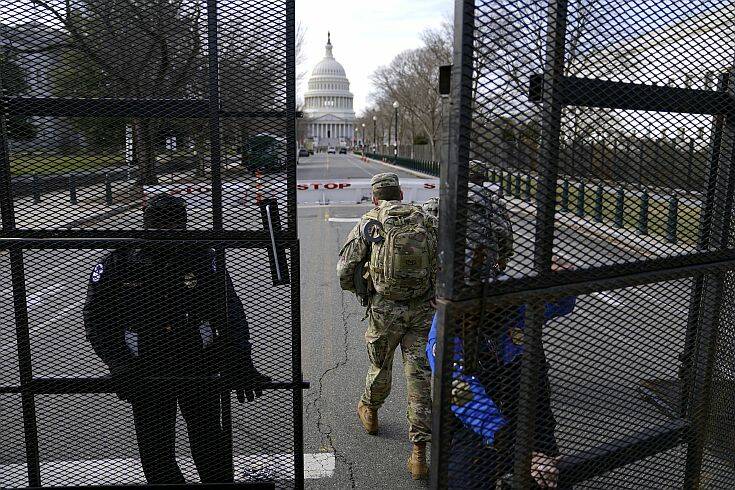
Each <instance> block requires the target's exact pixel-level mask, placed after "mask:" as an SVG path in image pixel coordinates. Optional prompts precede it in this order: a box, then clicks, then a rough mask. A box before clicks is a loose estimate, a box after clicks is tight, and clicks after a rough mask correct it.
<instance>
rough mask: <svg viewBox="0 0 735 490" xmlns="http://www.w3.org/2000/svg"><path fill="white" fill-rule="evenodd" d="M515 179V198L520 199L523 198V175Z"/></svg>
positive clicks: (518, 174)
mask: <svg viewBox="0 0 735 490" xmlns="http://www.w3.org/2000/svg"><path fill="white" fill-rule="evenodd" d="M515 177H516V186H515V189H513V197H515V198H516V199H520V198H521V174H520V173H517V174H516V175H515Z"/></svg>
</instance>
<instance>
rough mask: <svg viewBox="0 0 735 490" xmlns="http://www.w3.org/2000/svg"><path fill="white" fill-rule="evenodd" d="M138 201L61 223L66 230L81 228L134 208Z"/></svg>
mask: <svg viewBox="0 0 735 490" xmlns="http://www.w3.org/2000/svg"><path fill="white" fill-rule="evenodd" d="M139 205H140V203H131V204H125V205H122V206H119V207H117V208H115V209H110V210H109V211H105V212H104V213H100V214H96V215H94V216H89V217H87V218H79V219H75V220H74V221H71V222H69V223H66V224H65V225H63V226H62V227H63V228H66V229H68V230H70V229H72V228H81V227H83V226H85V225H89V224H94V223H96V222H97V221H102V220H105V219H108V218H112V217H114V216H117V215H118V214H122V213H124V212H126V211H130V210H131V209H133V208H135V207H136V206H139Z"/></svg>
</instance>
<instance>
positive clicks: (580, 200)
mask: <svg viewBox="0 0 735 490" xmlns="http://www.w3.org/2000/svg"><path fill="white" fill-rule="evenodd" d="M584 194H585V186H584V179H582V180H580V181H579V186H578V187H577V213H576V214H577V216H579V217H580V218H584Z"/></svg>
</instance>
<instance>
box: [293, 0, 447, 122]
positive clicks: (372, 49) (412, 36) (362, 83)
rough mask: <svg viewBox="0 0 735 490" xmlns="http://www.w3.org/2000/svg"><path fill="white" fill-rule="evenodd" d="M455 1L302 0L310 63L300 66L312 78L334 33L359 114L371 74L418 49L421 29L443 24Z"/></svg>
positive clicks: (299, 12) (298, 9) (299, 19)
mask: <svg viewBox="0 0 735 490" xmlns="http://www.w3.org/2000/svg"><path fill="white" fill-rule="evenodd" d="M453 5H454V2H453V1H452V0H372V1H370V2H367V1H363V2H357V1H354V0H296V20H297V22H300V23H301V24H302V25H303V26H304V28H305V29H306V43H305V47H304V48H305V52H306V61H305V66H303V67H299V69H300V70H305V71H306V72H307V78H308V75H309V74H310V73H311V69H312V67H313V66H314V64H316V63H318V62H319V60H321V59H322V58H323V57H324V45H325V44H326V43H327V31H331V33H332V45H333V46H334V57H335V58H336V59H337V61H339V62H340V63H342V66H344V67H345V71H346V72H347V77H348V78H349V79H350V83H351V85H350V89H351V91H352V93H353V94H355V110H356V112H358V113H359V112H360V111H361V110H363V109H364V108H365V107H366V105H367V103H368V96H369V93H370V74H371V73H372V72H373V71H374V70H375V69H376V68H377V67H378V66H380V65H385V64H388V63H390V61H391V60H392V59H393V57H394V56H395V55H397V54H398V53H400V52H401V51H403V50H405V49H410V48H415V47H418V46H419V45H420V43H421V40H420V38H419V34H420V33H421V31H423V30H424V29H426V28H427V27H436V26H439V25H440V24H441V22H442V20H443V19H444V18H445V17H447V16H450V15H451V13H452V9H453ZM303 85H306V84H305V83H303V84H302V87H300V91H299V95H301V94H303V91H304V89H305V87H304V86H303Z"/></svg>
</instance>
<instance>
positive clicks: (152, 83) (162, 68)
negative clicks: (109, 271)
mask: <svg viewBox="0 0 735 490" xmlns="http://www.w3.org/2000/svg"><path fill="white" fill-rule="evenodd" d="M32 1H33V4H34V5H36V6H37V7H39V8H40V9H41V10H42V11H43V12H45V13H46V14H47V15H50V16H51V17H52V18H53V19H54V20H55V21H56V22H57V23H58V24H60V25H61V26H62V28H63V29H64V31H65V33H66V35H67V38H68V43H67V47H65V48H63V49H64V50H65V56H64V57H60V59H67V60H73V61H74V62H73V64H68V63H65V64H64V66H60V67H57V69H56V70H55V71H56V78H57V82H58V83H57V85H58V86H57V92H58V93H61V94H63V95H67V96H68V95H73V96H80V97H81V96H86V97H118V98H127V97H129V98H177V97H182V96H186V95H190V94H189V92H190V89H191V88H192V84H191V80H192V78H193V77H194V76H195V74H196V73H197V72H198V71H200V70H201V67H202V62H203V59H202V36H201V29H200V27H201V26H200V15H201V12H200V8H199V6H198V5H196V4H185V3H184V2H183V1H177V2H171V1H169V0H146V1H138V0H93V1H92V0H83V1H80V2H75V3H71V2H64V3H63V4H61V3H59V2H54V1H47V0H32ZM132 129H133V158H134V159H135V160H136V161H137V164H138V168H139V171H140V172H139V178H140V181H141V183H143V184H153V183H156V182H157V178H156V172H155V159H156V158H155V154H156V151H155V140H156V133H157V123H156V121H154V120H152V119H150V118H140V117H139V118H134V119H133V120H132Z"/></svg>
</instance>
